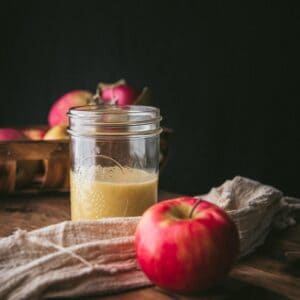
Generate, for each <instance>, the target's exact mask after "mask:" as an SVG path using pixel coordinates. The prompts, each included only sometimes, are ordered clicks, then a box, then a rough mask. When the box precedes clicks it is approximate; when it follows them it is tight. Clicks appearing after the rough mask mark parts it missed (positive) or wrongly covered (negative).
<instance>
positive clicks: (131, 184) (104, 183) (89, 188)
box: [70, 166, 158, 220]
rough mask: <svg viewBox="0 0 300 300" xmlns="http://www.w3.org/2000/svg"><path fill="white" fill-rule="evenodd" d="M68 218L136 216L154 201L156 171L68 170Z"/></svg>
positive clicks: (116, 168)
mask: <svg viewBox="0 0 300 300" xmlns="http://www.w3.org/2000/svg"><path fill="white" fill-rule="evenodd" d="M70 179H71V218H72V220H88V219H99V218H105V217H122V216H139V215H141V214H143V212H144V211H145V210H146V209H147V208H148V207H150V206H151V205H152V204H154V203H155V202H156V201H157V186H158V176H157V174H153V173H149V172H146V171H143V170H139V169H133V168H122V169H121V168H119V167H95V166H93V167H91V168H88V169H86V170H81V171H80V172H73V171H71V176H70Z"/></svg>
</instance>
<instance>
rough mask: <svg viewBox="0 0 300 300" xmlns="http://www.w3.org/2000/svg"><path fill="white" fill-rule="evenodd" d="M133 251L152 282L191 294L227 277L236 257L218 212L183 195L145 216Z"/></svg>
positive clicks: (230, 230) (235, 240) (227, 224)
mask: <svg viewBox="0 0 300 300" xmlns="http://www.w3.org/2000/svg"><path fill="white" fill-rule="evenodd" d="M193 207H195V209H194V211H193V212H192V209H193ZM191 212H192V215H190V214H191ZM135 249H136V255H137V260H138V263H139V265H140V267H141V269H142V270H143V272H144V273H145V274H146V275H147V277H148V278H149V279H150V280H151V281H152V282H153V283H154V284H156V285H157V286H159V287H161V288H164V289H169V290H172V291H175V292H178V293H193V292H197V291H201V290H204V289H207V288H209V287H211V286H213V285H214V284H216V283H217V282H218V281H219V280H220V279H222V278H223V277H224V275H226V273H227V272H228V271H229V269H230V267H231V266H232V264H233V262H234V260H235V258H236V257H237V255H238V250H239V237H238V232H237V228H236V226H235V224H234V223H233V221H232V220H231V219H230V217H229V216H228V215H227V214H226V213H225V212H224V211H223V210H222V209H220V208H218V207H217V206H215V205H214V204H212V203H209V202H207V201H204V200H198V199H196V198H192V197H182V198H177V199H171V200H165V201H162V202H160V203H158V204H155V205H153V206H152V207H150V208H149V209H148V210H147V211H146V212H145V213H144V215H143V216H142V219H141V221H140V223H139V224H138V227H137V230H136V234H135Z"/></svg>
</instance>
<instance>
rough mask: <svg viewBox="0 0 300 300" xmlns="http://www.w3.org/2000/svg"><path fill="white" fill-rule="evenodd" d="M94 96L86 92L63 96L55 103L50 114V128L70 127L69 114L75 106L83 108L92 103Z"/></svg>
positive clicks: (70, 93)
mask: <svg viewBox="0 0 300 300" xmlns="http://www.w3.org/2000/svg"><path fill="white" fill-rule="evenodd" d="M92 97H93V95H92V94H91V93H90V92H88V91H84V90H74V91H71V92H68V93H66V94H64V95H63V96H61V97H60V98H59V99H58V100H56V101H55V102H54V104H53V105H52V107H51V108H50V111H49V114H48V122H49V125H50V127H54V126H56V125H68V116H67V112H68V111H69V109H70V108H71V107H73V106H82V105H87V104H89V103H90V101H91V99H92Z"/></svg>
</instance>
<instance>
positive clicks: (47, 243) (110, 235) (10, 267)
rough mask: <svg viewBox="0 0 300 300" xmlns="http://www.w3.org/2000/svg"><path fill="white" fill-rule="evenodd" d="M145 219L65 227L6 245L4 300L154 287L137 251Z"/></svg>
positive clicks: (1, 274) (0, 277)
mask: <svg viewBox="0 0 300 300" xmlns="http://www.w3.org/2000/svg"><path fill="white" fill-rule="evenodd" d="M139 219H140V218H138V217H136V218H115V219H105V220H101V221H87V222H71V221H68V222H63V223H60V224H57V225H52V226H48V227H45V228H42V229H38V230H35V231H31V232H26V231H24V230H18V231H16V232H15V233H14V234H13V235H11V236H9V237H7V238H3V239H1V240H0V299H40V298H42V297H43V298H52V297H72V296H84V295H91V294H97V295H99V294H100V295H101V294H103V293H114V292H120V291H122V290H127V289H131V288H137V287H141V286H145V285H149V284H150V283H149V281H148V279H146V277H145V276H144V275H143V273H142V272H141V271H140V270H139V269H138V267H137V262H136V259H135V252H134V247H133V241H134V236H133V235H134V232H135V228H136V225H137V223H138V221H139Z"/></svg>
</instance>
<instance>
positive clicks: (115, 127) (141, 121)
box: [68, 104, 162, 136]
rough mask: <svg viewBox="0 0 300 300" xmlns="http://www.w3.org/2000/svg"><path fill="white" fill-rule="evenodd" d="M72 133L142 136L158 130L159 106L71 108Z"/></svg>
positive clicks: (70, 129) (158, 131)
mask: <svg viewBox="0 0 300 300" xmlns="http://www.w3.org/2000/svg"><path fill="white" fill-rule="evenodd" d="M68 116H69V128H68V131H69V133H70V134H71V135H86V136H92V135H94V136H102V135H106V136H107V135H112V136H117V135H142V134H147V135H150V134H159V133H160V132H161V128H160V121H161V120H162V117H161V115H160V110H159V108H156V107H154V106H142V105H126V106H116V105H111V104H98V105H85V106H76V107H72V108H71V109H70V110H69V112H68Z"/></svg>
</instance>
